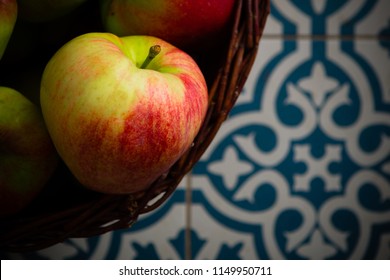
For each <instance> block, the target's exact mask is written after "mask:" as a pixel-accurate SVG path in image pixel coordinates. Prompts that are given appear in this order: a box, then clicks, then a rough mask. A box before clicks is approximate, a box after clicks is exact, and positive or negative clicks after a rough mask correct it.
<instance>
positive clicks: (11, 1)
mask: <svg viewBox="0 0 390 280" xmlns="http://www.w3.org/2000/svg"><path fill="white" fill-rule="evenodd" d="M17 14H18V6H17V3H16V0H0V59H1V58H2V56H3V53H4V51H5V49H6V47H7V44H8V41H9V38H10V37H11V34H12V30H13V29H14V26H15V22H16V18H17Z"/></svg>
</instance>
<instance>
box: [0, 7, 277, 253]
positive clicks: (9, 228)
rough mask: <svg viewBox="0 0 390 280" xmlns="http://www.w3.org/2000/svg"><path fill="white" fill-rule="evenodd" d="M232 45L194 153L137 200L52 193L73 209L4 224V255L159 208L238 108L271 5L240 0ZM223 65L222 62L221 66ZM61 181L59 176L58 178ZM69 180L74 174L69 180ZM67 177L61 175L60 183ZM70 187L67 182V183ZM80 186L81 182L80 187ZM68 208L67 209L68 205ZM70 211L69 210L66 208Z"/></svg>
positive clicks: (129, 221)
mask: <svg viewBox="0 0 390 280" xmlns="http://www.w3.org/2000/svg"><path fill="white" fill-rule="evenodd" d="M236 5H237V6H236V9H235V15H234V20H233V23H232V30H231V33H229V34H230V38H229V41H227V43H226V46H224V47H225V50H224V52H223V59H222V60H221V61H222V62H221V63H220V64H219V65H218V69H217V71H215V73H214V74H213V75H212V76H211V77H209V78H207V77H206V80H207V81H208V85H209V108H208V112H207V116H206V119H205V121H204V123H203V125H202V127H201V130H200V131H199V133H198V135H197V137H196V139H195V140H194V142H193V144H192V146H191V148H190V149H189V150H188V151H187V152H186V153H185V154H184V155H183V156H182V157H181V158H180V159H179V160H178V161H177V162H176V163H175V164H174V165H173V166H172V167H171V168H170V170H169V171H168V172H167V173H165V174H163V175H162V176H160V178H158V179H157V180H156V181H155V182H154V183H153V184H152V185H151V186H150V187H149V188H148V190H146V191H145V192H142V193H137V194H132V195H107V194H98V193H93V194H91V193H87V194H86V195H85V194H84V195H83V193H81V194H79V193H77V192H76V193H74V194H72V195H69V194H68V195H67V196H63V195H62V193H63V192H64V191H62V193H61V192H59V193H50V194H49V195H46V196H45V197H44V198H43V199H42V200H43V201H44V200H50V201H51V202H52V204H54V205H55V204H56V200H68V199H71V197H75V196H78V197H79V198H78V199H77V202H74V203H69V205H70V206H68V207H58V208H57V209H56V207H54V210H53V209H50V210H47V209H46V210H42V211H36V212H34V210H33V209H32V210H31V211H25V212H23V213H22V214H21V215H17V216H16V217H13V218H12V219H9V220H5V221H0V250H5V251H14V252H21V251H33V250H38V249H42V248H46V247H49V246H51V245H54V244H56V243H59V242H62V241H64V240H66V239H68V238H74V237H91V236H95V235H100V234H103V233H106V232H109V231H113V230H118V229H124V228H129V227H131V225H133V224H134V223H135V222H136V221H137V218H138V217H139V215H141V214H143V213H147V212H150V211H152V210H154V209H156V208H157V207H159V206H160V205H161V204H162V203H164V201H166V199H167V198H169V197H170V196H171V194H172V193H173V192H174V191H175V189H176V187H177V186H178V184H179V183H180V181H181V180H182V179H183V177H184V176H185V175H186V174H187V173H188V172H189V171H190V170H191V168H192V167H193V166H194V165H195V164H196V162H197V161H198V160H199V159H200V157H201V156H202V154H203V153H204V151H205V150H206V149H207V147H208V146H209V144H210V143H211V141H212V140H213V138H214V136H215V135H216V133H217V132H218V130H219V128H220V126H221V125H222V123H223V122H224V121H225V120H226V118H227V116H228V114H229V112H230V110H231V109H232V107H233V106H234V104H235V102H236V100H237V98H238V96H239V94H240V92H241V90H242V88H243V86H244V83H245V82H246V79H247V77H248V75H249V72H250V70H251V68H252V65H253V63H254V60H255V58H256V55H257V53H258V46H259V42H260V39H261V36H262V32H263V29H264V26H265V22H266V19H267V16H268V14H269V10H270V3H269V0H238V1H237V3H236ZM216 63H218V62H216ZM57 175H58V174H57ZM68 175H69V174H68ZM60 176H64V175H62V174H60V175H58V176H57V177H60ZM66 183H68V182H66ZM75 184H77V182H75ZM65 203H67V202H66V201H65ZM65 205H66V204H65Z"/></svg>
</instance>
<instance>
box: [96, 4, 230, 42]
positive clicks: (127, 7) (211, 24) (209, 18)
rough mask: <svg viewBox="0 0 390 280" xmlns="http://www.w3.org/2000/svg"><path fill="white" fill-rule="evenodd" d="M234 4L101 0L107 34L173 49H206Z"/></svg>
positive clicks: (221, 31)
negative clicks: (148, 39) (151, 39)
mask: <svg viewBox="0 0 390 280" xmlns="http://www.w3.org/2000/svg"><path fill="white" fill-rule="evenodd" d="M235 2H236V1H235V0H197V1H193V0H148V1H145V0H103V1H101V12H102V18H103V24H104V26H105V28H106V30H107V31H108V32H112V33H114V34H116V35H118V36H127V35H151V36H156V37H159V38H161V39H164V40H166V41H168V42H170V43H172V44H173V45H175V46H178V47H180V48H185V49H188V47H189V46H190V45H192V46H191V47H195V46H196V47H197V48H201V47H202V46H207V47H209V46H210V45H211V44H215V43H216V42H218V39H220V38H221V37H220V35H221V34H223V33H224V32H225V31H226V27H227V26H228V23H229V21H230V19H231V17H232V13H233V9H234V5H235Z"/></svg>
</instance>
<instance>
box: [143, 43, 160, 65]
mask: <svg viewBox="0 0 390 280" xmlns="http://www.w3.org/2000/svg"><path fill="white" fill-rule="evenodd" d="M160 51H161V47H160V46H159V45H154V46H151V47H150V49H149V54H148V56H147V57H146V58H145V61H144V63H142V65H141V69H145V68H146V67H148V65H149V63H150V62H151V61H152V60H153V58H155V57H156V56H157V55H158V54H159V53H160Z"/></svg>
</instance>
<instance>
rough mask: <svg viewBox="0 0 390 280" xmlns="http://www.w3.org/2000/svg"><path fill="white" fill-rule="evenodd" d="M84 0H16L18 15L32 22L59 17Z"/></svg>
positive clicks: (84, 0)
mask: <svg viewBox="0 0 390 280" xmlns="http://www.w3.org/2000/svg"><path fill="white" fill-rule="evenodd" d="M84 2H86V0H18V4H19V13H20V17H21V18H22V19H24V20H28V21H32V22H44V21H50V20H53V19H56V18H59V17H61V16H64V15H66V14H68V13H69V12H71V11H72V10H74V9H76V8H77V7H79V6H80V5H81V4H83V3H84Z"/></svg>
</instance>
